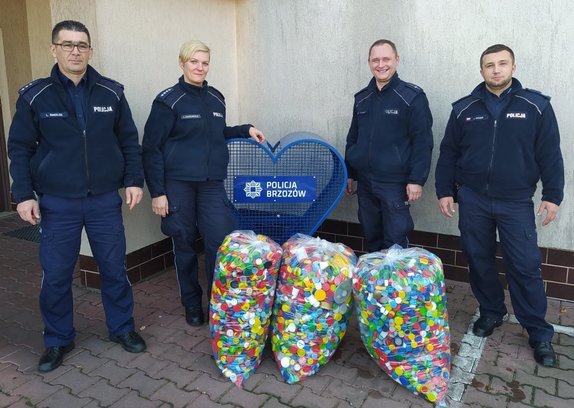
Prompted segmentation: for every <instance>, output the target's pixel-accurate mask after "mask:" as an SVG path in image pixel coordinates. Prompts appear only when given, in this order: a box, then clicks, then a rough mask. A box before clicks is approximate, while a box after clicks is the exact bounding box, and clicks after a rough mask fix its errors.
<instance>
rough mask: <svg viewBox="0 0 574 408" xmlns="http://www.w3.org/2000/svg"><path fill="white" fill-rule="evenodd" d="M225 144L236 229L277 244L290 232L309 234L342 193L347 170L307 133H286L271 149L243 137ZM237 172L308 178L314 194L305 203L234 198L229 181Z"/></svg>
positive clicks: (333, 152)
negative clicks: (263, 237) (313, 184)
mask: <svg viewBox="0 0 574 408" xmlns="http://www.w3.org/2000/svg"><path fill="white" fill-rule="evenodd" d="M228 148H229V155H230V160H229V167H228V171H227V179H226V181H225V188H226V190H227V196H228V198H229V201H230V202H231V206H232V209H233V212H234V214H235V217H236V228H237V229H246V230H253V231H255V232H256V233H258V234H263V235H267V236H269V237H270V238H272V239H273V240H275V241H276V242H278V243H279V244H282V243H283V242H285V241H287V240H288V239H289V238H290V237H291V236H292V235H294V234H295V233H304V234H307V235H312V234H313V233H314V232H315V231H316V230H317V229H318V228H319V226H320V225H321V223H322V222H323V221H324V220H325V218H326V217H327V215H328V214H329V213H330V212H331V211H332V210H333V209H334V208H335V206H336V204H337V203H338V201H339V200H340V199H341V197H342V195H343V193H344V191H345V186H346V182H347V169H346V168H345V164H344V160H343V158H342V157H341V155H340V154H339V153H338V152H337V150H335V149H334V148H333V147H332V146H330V145H329V144H327V143H326V142H325V141H323V140H322V139H321V138H320V137H319V136H317V135H314V134H312V133H307V132H297V133H292V134H290V135H287V136H285V137H283V138H281V140H280V141H279V142H278V143H277V144H276V145H275V146H273V147H271V146H270V145H269V146H263V145H258V144H257V143H255V142H254V141H252V140H249V139H232V140H230V141H229V142H228ZM237 176H290V177H297V176H313V177H314V178H315V180H316V191H315V193H316V198H315V200H314V201H311V202H259V203H244V202H235V201H236V200H234V197H233V195H234V185H233V183H234V178H235V177H237Z"/></svg>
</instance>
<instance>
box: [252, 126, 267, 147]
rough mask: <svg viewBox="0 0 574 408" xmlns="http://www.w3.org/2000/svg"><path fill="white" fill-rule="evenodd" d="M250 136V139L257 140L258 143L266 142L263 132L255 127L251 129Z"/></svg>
mask: <svg viewBox="0 0 574 408" xmlns="http://www.w3.org/2000/svg"><path fill="white" fill-rule="evenodd" d="M249 136H250V139H253V140H255V141H256V142H257V143H264V142H265V135H264V134H263V132H262V131H260V130H259V129H257V128H255V127H253V126H251V127H250V128H249Z"/></svg>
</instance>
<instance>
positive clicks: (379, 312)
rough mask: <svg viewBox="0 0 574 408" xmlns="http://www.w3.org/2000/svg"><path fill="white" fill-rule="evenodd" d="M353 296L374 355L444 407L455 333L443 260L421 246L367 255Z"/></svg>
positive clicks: (397, 376) (407, 384)
mask: <svg viewBox="0 0 574 408" xmlns="http://www.w3.org/2000/svg"><path fill="white" fill-rule="evenodd" d="M353 295H354V298H355V306H356V309H357V316H358V320H359V329H360V332H361V338H362V340H363V343H364V344H365V347H366V348H367V350H368V352H369V354H370V355H371V357H373V358H374V359H375V360H376V361H377V363H378V364H379V365H380V366H381V368H382V369H383V370H384V371H385V372H386V373H387V374H388V375H389V376H391V377H392V378H393V379H394V380H395V381H396V382H398V383H399V384H401V385H403V386H405V387H406V388H407V389H409V390H410V391H412V392H414V393H415V394H419V395H422V396H423V397H424V398H426V399H427V400H428V401H430V402H433V403H435V404H437V405H438V406H443V405H445V401H444V398H445V396H446V391H447V382H448V378H449V375H450V332H449V327H448V314H447V309H446V293H445V285H444V275H443V269H442V262H441V260H440V259H439V258H438V257H437V256H436V255H434V254H433V253H431V252H429V251H427V250H424V249H422V248H407V249H402V248H401V249H394V248H392V249H389V250H386V251H382V252H374V253H371V254H366V255H363V256H361V257H360V258H359V262H358V264H357V269H356V273H355V276H354V278H353Z"/></svg>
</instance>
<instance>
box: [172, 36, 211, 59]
mask: <svg viewBox="0 0 574 408" xmlns="http://www.w3.org/2000/svg"><path fill="white" fill-rule="evenodd" d="M198 51H203V52H206V53H208V54H209V53H210V50H209V47H208V46H207V45H205V44H204V43H202V42H201V41H198V40H191V41H187V42H185V43H183V45H182V46H181V48H180V49H179V62H181V63H184V62H186V61H189V59H190V58H191V57H192V56H193V54H195V53H196V52H198Z"/></svg>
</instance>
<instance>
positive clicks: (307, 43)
mask: <svg viewBox="0 0 574 408" xmlns="http://www.w3.org/2000/svg"><path fill="white" fill-rule="evenodd" d="M573 17H574V3H573V2H570V1H567V0H553V1H548V2H540V1H535V0H524V1H507V2H501V1H497V0H484V1H480V2H471V1H460V0H437V1H432V2H430V1H425V0H411V1H408V2H397V1H390V0H387V1H385V0H354V1H352V2H351V1H347V0H314V1H312V2H310V1H307V0H291V1H257V0H242V1H238V9H237V27H238V33H237V38H238V78H239V82H238V85H239V95H240V104H239V111H240V114H241V116H240V118H241V120H244V121H250V122H252V123H254V124H256V125H257V126H259V127H260V128H261V129H262V130H264V131H265V132H266V134H267V136H268V137H269V138H270V139H272V140H273V141H276V140H278V139H279V138H280V137H281V136H283V135H285V134H288V133H290V132H293V131H295V130H308V131H312V132H315V133H318V134H319V135H321V136H322V137H323V138H325V139H326V140H327V141H328V142H330V143H331V144H332V145H334V146H335V147H336V148H337V149H338V150H339V151H340V152H343V151H344V144H345V138H346V134H347V130H348V127H349V124H350V120H351V113H352V103H353V94H354V93H355V92H357V91H358V90H359V89H361V88H362V87H364V86H365V85H366V84H367V82H368V81H369V79H370V78H371V74H370V72H369V69H368V65H367V52H368V48H369V46H370V45H371V43H372V42H373V41H375V40H377V39H379V38H388V39H391V40H393V41H394V42H395V43H396V44H397V47H398V50H399V54H400V56H401V64H400V65H399V68H398V72H399V75H400V76H401V78H402V79H404V80H406V81H409V82H414V83H416V84H418V85H419V86H421V87H423V88H424V90H425V91H426V93H427V96H428V99H429V101H430V105H431V110H432V112H433V116H434V126H433V131H434V134H435V150H434V155H433V156H434V157H433V164H432V171H431V174H434V166H435V164H436V159H437V156H438V147H439V143H440V140H441V139H442V135H443V132H444V128H445V125H446V121H447V119H448V115H449V113H450V108H451V107H450V104H451V102H453V101H455V100H457V99H459V98H460V97H462V96H464V95H466V94H468V93H469V92H470V91H471V90H472V88H474V86H476V85H477V84H478V83H479V82H480V81H482V78H481V77H480V73H479V62H478V61H479V57H480V54H481V52H482V51H483V50H484V49H485V48H486V47H488V46H489V45H492V44H495V43H505V44H507V45H509V46H510V47H512V48H513V50H514V51H515V53H516V64H517V72H516V77H517V78H518V79H519V80H520V81H521V82H522V84H523V85H524V86H525V87H529V88H534V89H538V90H541V91H543V93H545V94H548V95H551V96H552V97H553V98H552V103H553V107H554V109H555V111H556V115H557V117H558V121H559V125H560V128H561V132H562V151H563V155H564V157H565V165H566V180H567V184H566V190H565V196H566V199H565V201H564V203H563V204H562V206H561V211H560V215H559V218H558V219H557V220H556V221H555V222H554V223H552V224H551V225H550V226H547V227H544V228H542V227H541V228H539V244H540V245H541V246H547V247H556V248H563V249H573V240H574V228H573V227H574V214H573V213H574V204H573V203H572V200H571V199H569V197H570V196H571V195H572V188H573V182H574V167H573V166H572V164H571V160H569V158H570V157H572V155H573V154H574V142H573V141H572V138H571V137H570V135H571V134H572V132H573V131H574V116H573V115H570V114H569V109H570V107H571V106H573V100H572V99H573V98H574V96H573V93H572V92H571V89H574V72H573V70H574V68H573V66H574V64H573V62H574V61H573V56H572V53H571V52H570V51H571V50H572V48H571V46H570V44H571V40H572V38H574V18H573ZM538 203H539V196H537V197H536V204H535V205H536V206H537V205H538ZM356 209H357V204H356V197H353V198H352V199H349V198H345V199H344V200H343V201H342V202H341V204H340V205H339V207H338V208H337V209H336V210H335V212H334V213H333V214H332V216H331V218H335V219H340V220H347V221H356V220H357V219H356V215H355V214H356ZM413 214H414V217H415V224H416V229H418V230H423V231H431V232H441V233H447V234H458V229H457V222H456V221H448V220H446V219H444V218H443V217H442V216H441V215H440V213H439V211H438V205H437V200H436V196H435V194H434V177H433V176H432V175H431V177H430V178H429V181H428V183H427V185H426V186H425V194H424V197H423V199H422V200H421V201H420V202H417V203H415V204H414V205H413ZM539 225H541V224H540V223H539Z"/></svg>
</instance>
